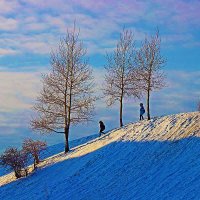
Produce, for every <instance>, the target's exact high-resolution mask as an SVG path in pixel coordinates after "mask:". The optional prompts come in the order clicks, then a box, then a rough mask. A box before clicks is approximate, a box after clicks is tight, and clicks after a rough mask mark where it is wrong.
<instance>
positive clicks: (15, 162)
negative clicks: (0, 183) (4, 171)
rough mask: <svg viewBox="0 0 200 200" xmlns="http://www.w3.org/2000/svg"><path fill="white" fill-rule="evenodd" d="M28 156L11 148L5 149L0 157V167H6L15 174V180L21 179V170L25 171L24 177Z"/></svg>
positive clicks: (26, 171)
mask: <svg viewBox="0 0 200 200" xmlns="http://www.w3.org/2000/svg"><path fill="white" fill-rule="evenodd" d="M27 163H28V155H27V154H26V152H24V151H22V150H18V149H17V148H14V147H11V148H7V149H6V150H5V152H4V153H3V154H2V155H1V156H0V165H1V166H3V167H8V168H9V169H11V170H13V171H14V172H15V176H16V178H20V177H22V176H23V175H22V173H21V172H22V170H23V169H24V170H25V173H26V175H27V174H28V170H27Z"/></svg>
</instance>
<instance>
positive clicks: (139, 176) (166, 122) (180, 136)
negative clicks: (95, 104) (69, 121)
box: [0, 112, 200, 200]
mask: <svg viewBox="0 0 200 200" xmlns="http://www.w3.org/2000/svg"><path fill="white" fill-rule="evenodd" d="M199 137H200V112H193V113H183V114H177V115H170V116H166V117H160V118H154V119H152V120H150V121H147V120H144V121H140V122H136V123H132V124H128V125H126V126H124V127H123V128H120V129H115V130H112V131H110V132H108V133H107V134H105V135H103V136H102V137H100V138H95V137H94V138H93V139H92V140H90V141H87V142H86V143H84V144H81V143H79V145H78V146H75V147H74V148H72V149H71V151H70V152H69V153H68V154H67V155H65V154H64V153H59V154H57V155H54V156H51V157H49V158H47V159H45V160H44V162H43V163H41V166H40V168H39V169H38V170H37V171H36V172H34V173H33V174H31V175H29V176H28V177H27V178H22V179H19V180H17V181H13V182H11V183H9V184H7V185H3V186H1V188H0V199H2V200H6V199H9V200H10V199H20V200H23V199H24V200H25V199H26V200H28V199H34V200H37V199H52V200H53V199H56V200H58V199H70V200H76V199H87V200H88V199H92V200H93V199H95V200H96V199H109V200H114V199H120V200H121V199H125V200H127V199H130V200H132V199H200V191H199V185H200V138H199ZM8 178H11V177H9V175H7V176H3V177H1V178H0V182H3V181H5V179H8Z"/></svg>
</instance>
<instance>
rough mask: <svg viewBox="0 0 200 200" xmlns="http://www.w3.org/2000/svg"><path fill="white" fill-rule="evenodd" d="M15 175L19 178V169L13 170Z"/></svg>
mask: <svg viewBox="0 0 200 200" xmlns="http://www.w3.org/2000/svg"><path fill="white" fill-rule="evenodd" d="M15 177H16V178H21V173H20V171H19V170H15Z"/></svg>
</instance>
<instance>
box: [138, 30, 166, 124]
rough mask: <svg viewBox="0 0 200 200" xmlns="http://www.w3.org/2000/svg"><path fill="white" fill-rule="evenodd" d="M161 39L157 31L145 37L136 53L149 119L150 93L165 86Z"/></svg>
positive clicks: (140, 83)
mask: <svg viewBox="0 0 200 200" xmlns="http://www.w3.org/2000/svg"><path fill="white" fill-rule="evenodd" d="M160 44H161V39H160V37H159V31H157V32H156V34H155V35H153V36H151V37H150V38H145V40H144V42H143V43H142V45H141V48H140V49H139V50H138V51H137V54H136V59H135V62H136V65H137V68H138V69H137V73H136V77H137V79H138V82H139V85H140V88H141V90H142V91H143V92H144V93H145V94H146V97H147V102H146V105H147V118H148V120H149V119H150V105H149V104H150V93H151V92H152V91H153V90H159V89H161V88H163V87H164V86H165V75H164V73H163V71H162V67H163V66H164V64H165V62H166V61H165V59H164V58H163V56H162V55H161V53H160Z"/></svg>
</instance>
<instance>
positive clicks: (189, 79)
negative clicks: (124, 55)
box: [0, 0, 200, 146]
mask: <svg viewBox="0 0 200 200" xmlns="http://www.w3.org/2000/svg"><path fill="white" fill-rule="evenodd" d="M199 9H200V1H199V0H187V1H186V0H165V1H162V0H154V1H153V0H149V1H147V0H141V1H138V0H124V1H122V0H119V1H114V0H99V1H95V0H71V1H68V0H48V1H44V0H9V1H7V0H0V91H1V92H0V130H1V132H0V140H1V141H4V146H6V144H7V143H8V144H12V143H13V144H15V143H16V144H18V143H19V142H20V141H21V140H22V139H23V138H24V137H25V136H29V135H31V134H32V133H30V130H29V129H28V126H29V120H30V116H31V115H32V111H31V107H32V106H33V104H34V102H35V98H36V96H37V93H38V91H39V89H40V88H41V82H40V79H41V72H48V70H49V53H50V51H51V50H53V49H55V48H56V46H57V44H58V42H59V39H60V37H62V36H64V35H65V33H66V30H67V28H68V29H70V28H72V26H73V22H74V20H76V24H77V26H78V27H80V31H81V33H80V37H81V39H82V40H83V43H84V44H85V47H87V50H88V56H89V58H90V65H91V66H92V67H93V68H94V73H95V79H96V80H97V83H98V84H101V83H102V80H103V75H104V74H103V73H104V70H103V66H104V64H105V57H104V55H105V53H106V52H111V51H112V50H113V49H114V48H115V44H116V41H117V39H118V37H119V33H120V31H121V30H122V28H123V27H124V26H125V27H126V28H129V29H132V31H133V33H134V36H135V40H136V43H137V45H138V46H139V45H140V43H141V41H142V40H143V39H144V37H145V36H148V35H151V34H153V33H154V32H155V29H156V28H157V27H158V28H159V30H160V36H161V39H162V44H161V53H162V55H163V56H164V57H165V58H166V59H167V63H166V66H165V68H164V70H165V73H166V74H167V81H168V87H167V88H165V89H163V90H161V91H159V92H155V93H153V94H152V99H151V108H152V110H151V111H152V115H153V116H160V115H166V114H172V113H178V112H190V111H195V110H196V107H197V106H196V104H197V101H198V100H199V99H200V90H199V89H200V12H199ZM141 101H144V102H145V100H144V99H142V100H141ZM139 103H140V101H134V100H132V99H128V100H126V102H125V104H126V105H125V108H124V120H125V122H126V123H128V122H130V121H134V120H137V119H138V104H139ZM99 119H102V120H104V121H105V122H106V124H107V127H108V129H109V128H113V127H116V126H118V121H119V120H118V105H115V106H114V107H111V108H107V107H106V105H105V103H104V102H97V108H96V115H95V117H94V122H92V123H90V124H88V125H84V126H83V125H81V126H78V127H76V128H73V129H72V132H71V136H70V138H71V139H73V138H77V137H81V136H83V135H88V134H92V133H95V132H97V131H98V120H99ZM31 136H33V137H35V135H34V134H32V135H31ZM13 137H14V138H15V140H13V139H12V138H13ZM62 139H63V137H62V136H51V143H52V144H53V143H56V142H59V141H62ZM49 140H50V139H49Z"/></svg>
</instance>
